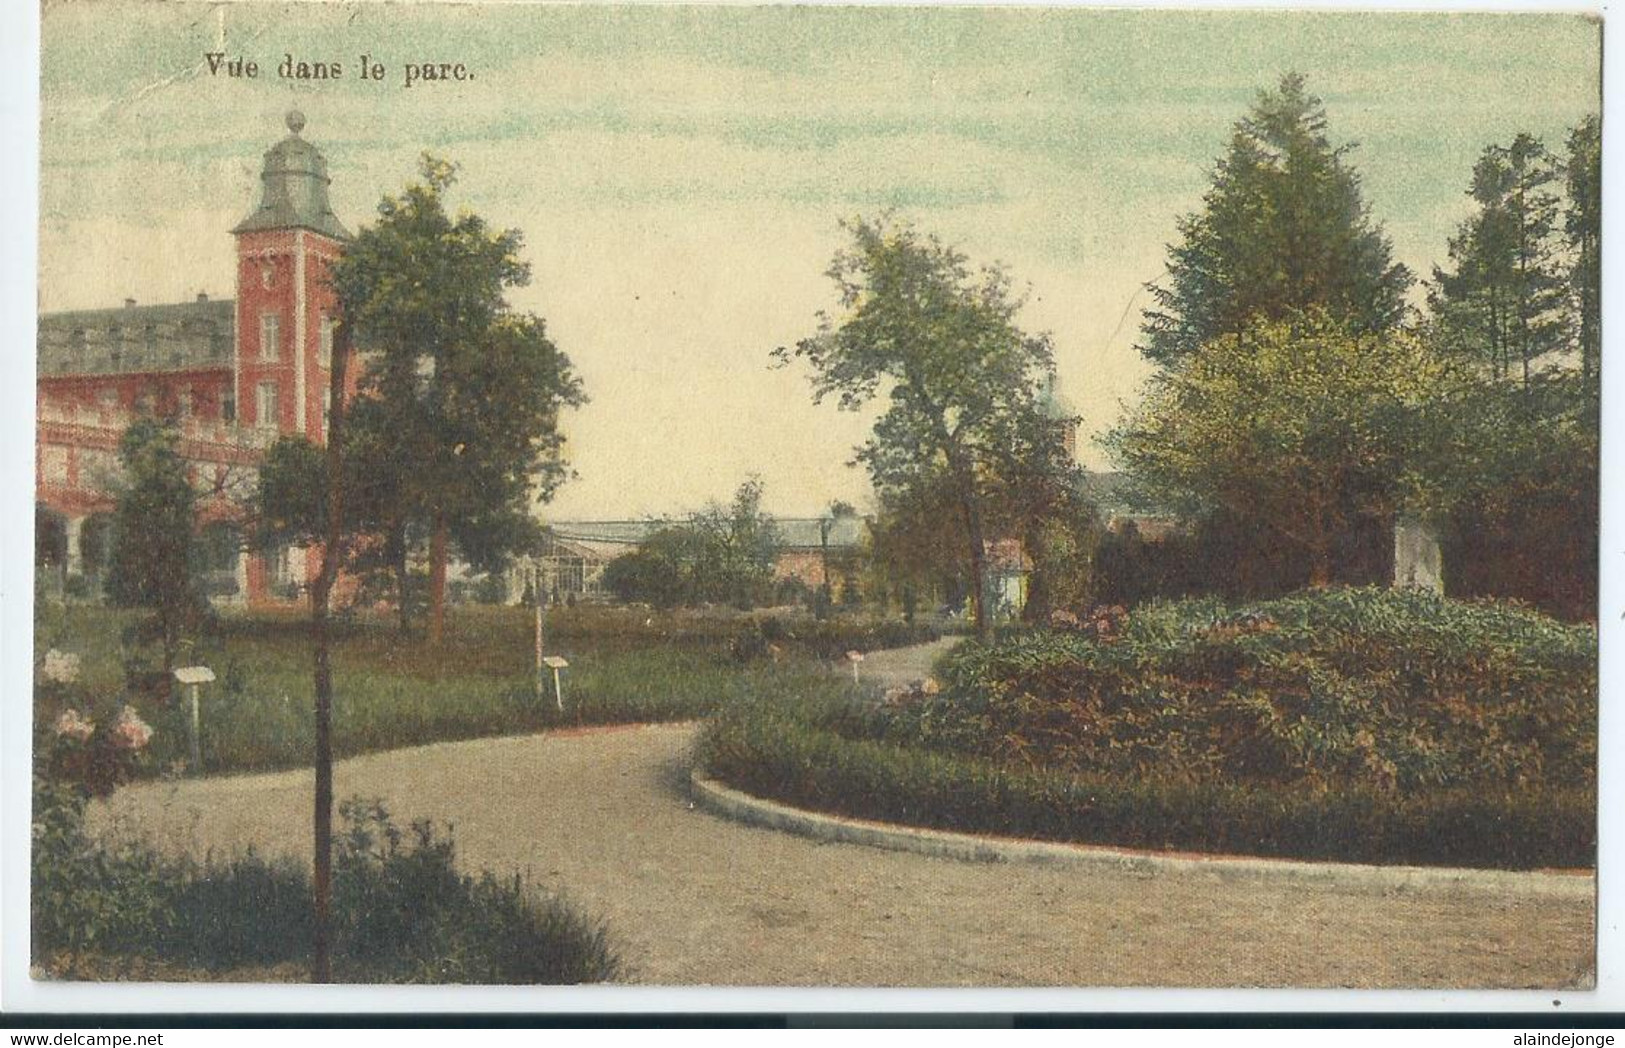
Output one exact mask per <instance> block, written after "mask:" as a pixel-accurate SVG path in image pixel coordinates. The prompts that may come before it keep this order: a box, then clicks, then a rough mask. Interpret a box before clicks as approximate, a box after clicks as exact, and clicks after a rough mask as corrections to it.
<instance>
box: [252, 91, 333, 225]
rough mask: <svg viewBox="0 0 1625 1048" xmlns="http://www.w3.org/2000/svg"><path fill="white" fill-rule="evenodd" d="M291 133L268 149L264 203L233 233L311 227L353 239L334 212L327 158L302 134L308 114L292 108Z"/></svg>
mask: <svg viewBox="0 0 1625 1048" xmlns="http://www.w3.org/2000/svg"><path fill="white" fill-rule="evenodd" d="M287 124H288V130H289V131H290V132H291V134H289V135H288V137H287V138H284V139H283V140H282V141H280V142H278V143H277V144H276V145H274V146H272V147H271V148H270V149H268V150H266V151H265V165H264V167H263V168H262V169H261V171H260V181H261V183H263V191H262V194H261V197H260V206H259V208H258V209H256V210H255V211H254V212H253V213H252V214H250V215H249V216H248V217H247V218H245V219H243V220H242V221H241V222H239V223H237V226H236V228H235V229H233V230H232V232H233V233H250V232H254V231H255V230H261V229H310V230H314V231H316V232H317V233H321V234H323V235H325V236H330V237H333V238H334V239H337V240H349V239H350V231H349V230H348V229H345V228H344V224H343V223H342V222H340V221H339V220H338V216H337V215H335V214H333V207H332V205H331V204H329V203H328V200H327V187H328V186H329V185H330V184H331V183H332V181H333V180H332V179H330V178H328V177H327V158H326V157H324V156H322V154H321V151H320V150H319V149H317V148H316V147H315V146H313V145H311V144H310V143H309V142H306V141H305V140H304V139H303V138H300V137H299V132H300V131H302V130H304V127H305V115H304V114H303V113H301V112H300V111H299V110H297V109H292V110H289V111H288V116H287Z"/></svg>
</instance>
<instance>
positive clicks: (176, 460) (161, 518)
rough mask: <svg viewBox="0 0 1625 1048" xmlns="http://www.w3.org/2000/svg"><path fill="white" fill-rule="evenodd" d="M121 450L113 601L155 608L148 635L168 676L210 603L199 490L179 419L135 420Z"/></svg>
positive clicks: (110, 574)
mask: <svg viewBox="0 0 1625 1048" xmlns="http://www.w3.org/2000/svg"><path fill="white" fill-rule="evenodd" d="M118 454H119V462H120V464H121V465H122V466H123V481H122V483H121V484H120V486H119V487H118V490H117V496H116V498H117V501H116V503H115V505H114V509H113V532H112V549H111V551H110V556H109V560H108V567H107V582H106V588H107V598H108V600H109V601H110V602H112V603H113V604H115V605H117V606H119V607H127V608H145V609H147V610H148V611H150V612H151V613H152V618H151V619H150V620H149V621H148V622H147V623H145V624H144V627H143V630H142V632H145V633H147V634H149V635H150V637H151V638H152V639H154V640H156V641H157V643H158V645H159V648H160V651H161V652H162V658H163V671H164V674H165V675H166V676H167V675H168V674H169V672H170V671H171V670H173V669H174V668H175V660H176V656H177V655H178V653H179V651H180V645H181V641H182V639H183V637H184V635H185V632H186V630H187V629H188V628H190V627H191V626H192V625H194V624H195V623H196V622H197V620H198V618H199V617H200V616H201V615H202V613H203V611H204V609H205V607H206V605H205V602H204V599H203V596H202V593H201V591H200V590H199V588H198V585H197V580H196V578H195V577H194V575H193V572H192V567H193V564H192V561H193V549H194V546H195V544H196V528H197V508H198V494H197V491H196V490H195V489H194V488H193V486H192V482H191V480H190V478H189V477H188V470H187V464H186V460H185V459H184V458H182V457H181V453H180V434H179V432H178V431H177V430H176V429H175V427H174V426H173V425H172V424H170V423H168V422H166V421H163V420H160V419H154V418H140V419H137V420H135V421H134V422H132V423H130V425H129V428H127V429H126V430H125V431H124V436H123V437H122V438H121V439H120V441H119V451H118Z"/></svg>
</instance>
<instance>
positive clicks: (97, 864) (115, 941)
mask: <svg viewBox="0 0 1625 1048" xmlns="http://www.w3.org/2000/svg"><path fill="white" fill-rule="evenodd" d="M83 812H84V800H83V798H82V796H81V795H79V794H77V793H76V792H75V791H73V790H72V789H71V788H68V787H64V786H60V785H53V784H49V783H46V782H44V781H43V780H39V779H36V781H35V795H34V856H33V863H34V866H33V869H34V878H33V902H34V905H33V913H34V921H33V954H34V962H35V964H36V965H39V966H41V967H42V968H43V969H44V970H46V971H47V972H50V973H51V974H54V975H57V976H60V977H66V978H82V977H85V976H86V974H87V973H90V976H91V977H93V978H97V979H105V978H121V977H129V974H128V973H139V972H141V971H142V970H144V965H150V964H153V963H157V964H161V965H164V966H166V967H165V969H164V970H166V971H167V972H169V973H170V974H171V975H174V974H179V973H191V974H193V975H194V976H196V975H201V976H203V977H208V976H213V975H219V974H222V973H229V972H233V971H240V970H243V969H261V970H265V969H270V970H272V971H280V973H281V974H282V975H284V976H285V977H287V978H292V979H302V978H304V977H305V976H306V974H307V969H306V966H307V965H308V963H309V950H310V944H311V933H312V920H313V919H312V912H311V888H310V881H309V878H308V874H307V872H306V870H305V869H304V867H302V866H298V865H295V864H294V863H292V862H289V861H270V860H266V859H264V858H262V857H260V856H257V855H254V854H252V853H249V854H247V855H244V856H241V857H238V858H235V859H232V860H229V861H224V862H218V861H209V862H203V863H198V862H191V861H186V860H176V859H168V858H165V857H162V856H160V855H158V854H157V853H156V852H155V851H153V850H152V849H150V848H148V847H146V846H145V845H143V844H140V843H129V842H126V843H122V844H106V843H102V842H96V841H92V840H90V839H89V838H88V837H87V836H86V835H85V833H84V831H83ZM343 815H344V819H345V823H346V829H345V832H343V833H342V834H341V835H340V836H339V838H338V840H337V841H336V842H335V844H336V847H335V855H334V867H333V919H334V958H333V967H334V975H335V977H336V978H338V979H339V980H340V981H345V982H362V983H379V982H423V983H523V984H530V983H583V982H601V981H605V980H609V979H613V978H615V977H616V976H617V975H618V974H619V972H620V961H619V960H618V958H617V956H616V953H615V951H614V950H613V949H612V948H611V947H610V945H609V942H608V939H607V936H606V933H605V930H604V928H603V926H602V925H601V924H600V923H598V922H596V921H593V920H591V919H589V918H587V917H585V916H583V915H582V914H581V913H580V912H579V911H577V910H576V909H574V908H573V907H571V906H569V905H568V904H566V903H564V902H563V901H561V900H559V899H556V898H552V897H548V896H543V895H541V894H539V893H538V892H537V891H535V890H533V889H532V888H531V887H530V886H529V885H527V884H525V883H524V882H523V881H522V880H520V879H519V878H517V877H516V878H513V879H509V880H502V879H498V878H496V877H494V876H492V875H491V874H489V873H486V874H482V875H480V876H477V877H475V876H469V875H467V874H463V873H460V872H458V871H457V870H456V868H455V858H456V855H455V848H454V846H453V844H452V841H451V840H450V839H449V838H447V837H444V836H442V835H440V834H439V833H438V832H437V831H436V830H435V828H434V827H433V826H431V825H430V824H428V823H418V824H415V825H414V826H413V827H412V828H411V830H410V831H409V832H402V831H401V830H400V829H398V828H397V827H395V826H394V824H393V823H392V822H391V821H390V820H389V817H388V815H387V813H386V812H385V811H384V810H383V809H382V808H381V807H380V806H379V805H377V804H376V803H362V802H355V801H352V802H349V803H347V804H346V805H344V806H343ZM114 961H116V963H113V962H114Z"/></svg>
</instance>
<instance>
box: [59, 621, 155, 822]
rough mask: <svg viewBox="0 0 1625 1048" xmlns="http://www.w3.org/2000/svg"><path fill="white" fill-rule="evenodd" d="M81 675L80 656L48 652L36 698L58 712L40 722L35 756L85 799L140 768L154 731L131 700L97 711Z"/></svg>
mask: <svg viewBox="0 0 1625 1048" xmlns="http://www.w3.org/2000/svg"><path fill="white" fill-rule="evenodd" d="M78 679H79V660H78V656H75V655H71V654H67V653H64V652H59V651H56V650H55V649H53V650H51V651H49V652H47V653H46V654H45V658H44V659H43V660H42V662H41V665H40V671H39V676H38V681H37V684H36V688H35V701H36V703H38V704H39V707H38V708H41V709H45V710H49V709H50V708H52V707H56V708H57V709H58V713H57V714H56V716H55V717H53V718H50V719H49V720H48V721H46V722H45V723H44V724H43V725H42V729H43V730H42V731H41V733H40V735H39V737H38V738H37V739H36V744H35V755H36V759H37V760H38V761H39V764H40V766H41V769H42V770H43V772H44V773H45V774H46V775H47V777H49V778H50V779H51V780H53V781H55V782H57V783H60V784H62V785H64V786H67V787H70V788H73V789H75V790H76V791H78V792H79V793H80V794H81V795H83V796H86V797H105V796H107V795H108V794H110V793H112V792H113V791H114V790H115V789H117V788H118V787H119V786H121V785H123V784H124V783H126V782H129V781H130V779H131V778H132V777H134V775H135V773H136V772H137V771H138V770H139V769H140V767H141V765H142V763H143V761H145V760H146V758H147V750H148V746H149V744H150V743H151V742H152V736H153V729H152V727H151V725H149V724H148V723H147V722H146V721H145V720H143V719H142V717H141V714H140V712H139V711H138V710H137V709H136V708H135V707H134V706H131V705H129V704H128V703H117V704H113V705H108V704H103V705H104V708H103V709H101V710H100V711H98V709H97V703H95V702H94V701H93V700H92V699H91V697H90V696H89V694H88V693H87V692H86V690H85V689H84V688H83V687H82V686H81V685H80V684H79V683H78Z"/></svg>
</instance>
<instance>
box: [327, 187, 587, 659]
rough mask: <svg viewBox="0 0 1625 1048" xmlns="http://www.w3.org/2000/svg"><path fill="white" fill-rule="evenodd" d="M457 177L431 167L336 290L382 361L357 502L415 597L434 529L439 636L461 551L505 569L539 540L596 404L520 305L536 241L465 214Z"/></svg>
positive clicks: (365, 418)
mask: <svg viewBox="0 0 1625 1048" xmlns="http://www.w3.org/2000/svg"><path fill="white" fill-rule="evenodd" d="M455 179H456V169H455V167H454V166H453V165H452V164H450V163H449V162H447V161H444V160H440V159H436V158H434V157H430V156H427V155H426V156H425V157H424V158H423V162H422V167H421V178H420V180H419V181H418V182H415V183H412V184H410V185H408V186H407V187H406V188H405V190H404V191H403V192H402V193H401V194H399V195H398V196H386V197H385V198H384V199H383V201H382V202H381V203H380V204H379V206H378V221H377V222H376V223H374V224H373V225H371V226H369V227H366V228H364V229H363V230H361V232H360V233H359V234H358V235H357V236H356V238H355V240H354V241H353V242H352V243H351V244H350V245H349V246H348V247H347V249H346V251H345V253H344V255H343V257H342V258H341V259H340V261H338V262H337V263H336V264H335V265H334V268H333V277H332V279H333V286H334V288H335V290H336V292H337V294H338V297H339V301H340V304H341V308H342V310H343V313H344V316H345V317H346V319H347V321H348V322H349V323H350V324H351V325H352V327H353V334H354V339H355V342H356V345H357V346H358V347H360V348H361V349H362V350H363V352H364V354H365V359H366V368H365V371H364V373H363V374H362V377H361V381H360V389H359V395H358V398H357V401H356V403H355V404H354V405H353V407H352V409H351V411H350V417H349V422H350V430H349V438H348V439H349V450H348V452H347V455H348V457H349V460H350V463H351V465H350V468H348V469H347V471H346V472H347V474H348V476H349V477H351V478H353V481H354V484H353V488H352V493H353V498H352V499H351V500H350V501H349V504H350V505H351V507H352V513H353V515H354V519H355V521H356V523H357V524H364V525H367V526H370V527H374V528H376V529H377V530H378V531H379V532H380V534H381V535H382V537H383V541H382V542H380V543H377V544H374V545H373V546H372V547H370V553H371V555H372V556H373V557H375V558H376V557H379V556H382V557H384V558H385V559H387V560H388V561H389V562H390V564H391V566H392V567H393V568H394V569H395V571H396V574H397V576H398V577H399V579H400V580H401V583H402V585H401V590H402V593H403V594H404V591H405V586H404V582H405V579H406V575H407V557H408V553H409V548H408V547H409V542H408V537H409V534H410V529H412V528H413V527H414V526H415V525H420V526H422V527H424V528H425V529H426V530H427V531H428V533H429V535H430V560H431V564H430V579H431V602H432V608H433V613H432V617H431V633H433V631H434V629H435V625H436V624H437V623H438V622H439V621H440V615H439V609H440V607H441V606H442V605H443V602H444V581H445V564H446V559H447V557H448V556H449V551H450V547H452V546H455V548H456V550H457V551H458V552H460V553H461V555H462V557H463V558H464V559H465V560H466V561H468V562H469V563H471V564H473V565H474V566H476V567H478V568H481V569H487V570H489V569H493V568H495V567H497V566H499V565H500V564H501V563H502V562H503V560H504V559H505V558H506V557H507V556H508V555H510V554H511V553H513V552H514V551H515V550H517V549H520V548H523V547H525V546H527V545H529V544H530V543H532V542H533V541H534V540H535V539H536V538H537V537H538V535H539V531H538V529H537V527H536V525H535V523H534V521H533V520H532V516H531V511H532V509H533V507H534V505H535V503H536V502H538V501H546V500H547V499H549V498H550V497H551V496H552V494H553V492H554V490H555V489H556V488H557V486H558V484H559V483H560V482H562V481H563V480H564V479H565V477H566V476H567V474H568V470H567V468H566V467H565V465H564V462H563V456H562V448H563V439H562V437H561V435H560V433H559V429H558V424H559V416H560V413H561V411H562V410H563V409H564V408H566V407H571V406H576V405H579V404H581V403H584V402H585V395H584V393H583V391H582V388H581V384H580V381H579V380H578V379H577V378H576V377H575V375H574V373H573V371H572V369H571V366H570V361H569V359H568V358H567V357H566V356H565V355H564V354H563V353H562V352H561V351H560V350H559V349H558V347H557V346H555V345H554V344H553V342H552V340H551V339H550V338H549V337H548V335H547V330H546V326H545V324H544V323H543V321H542V320H541V319H540V318H538V317H535V316H532V315H529V314H521V313H518V312H515V311H514V310H513V309H512V308H511V306H510V304H509V303H508V301H507V298H506V295H507V293H508V291H509V290H511V289H512V288H515V287H520V286H522V285H524V284H526V283H527V282H528V281H529V278H530V269H529V266H528V265H527V264H526V263H525V262H524V261H522V260H521V258H520V255H519V253H520V249H521V247H522V244H523V240H522V237H521V235H520V233H519V232H518V231H517V230H513V229H507V230H498V229H493V228H492V227H491V226H490V225H488V224H487V223H486V221H485V220H484V219H482V218H480V217H479V216H477V215H475V214H473V213H472V212H469V211H467V210H463V211H459V212H457V213H455V214H453V213H452V212H451V211H450V210H449V209H448V206H447V201H446V198H447V196H448V194H449V191H450V190H451V187H452V186H453V185H454V183H455ZM406 606H407V603H406V602H405V601H404V600H403V601H402V607H403V609H404V608H405V607H406Z"/></svg>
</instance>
